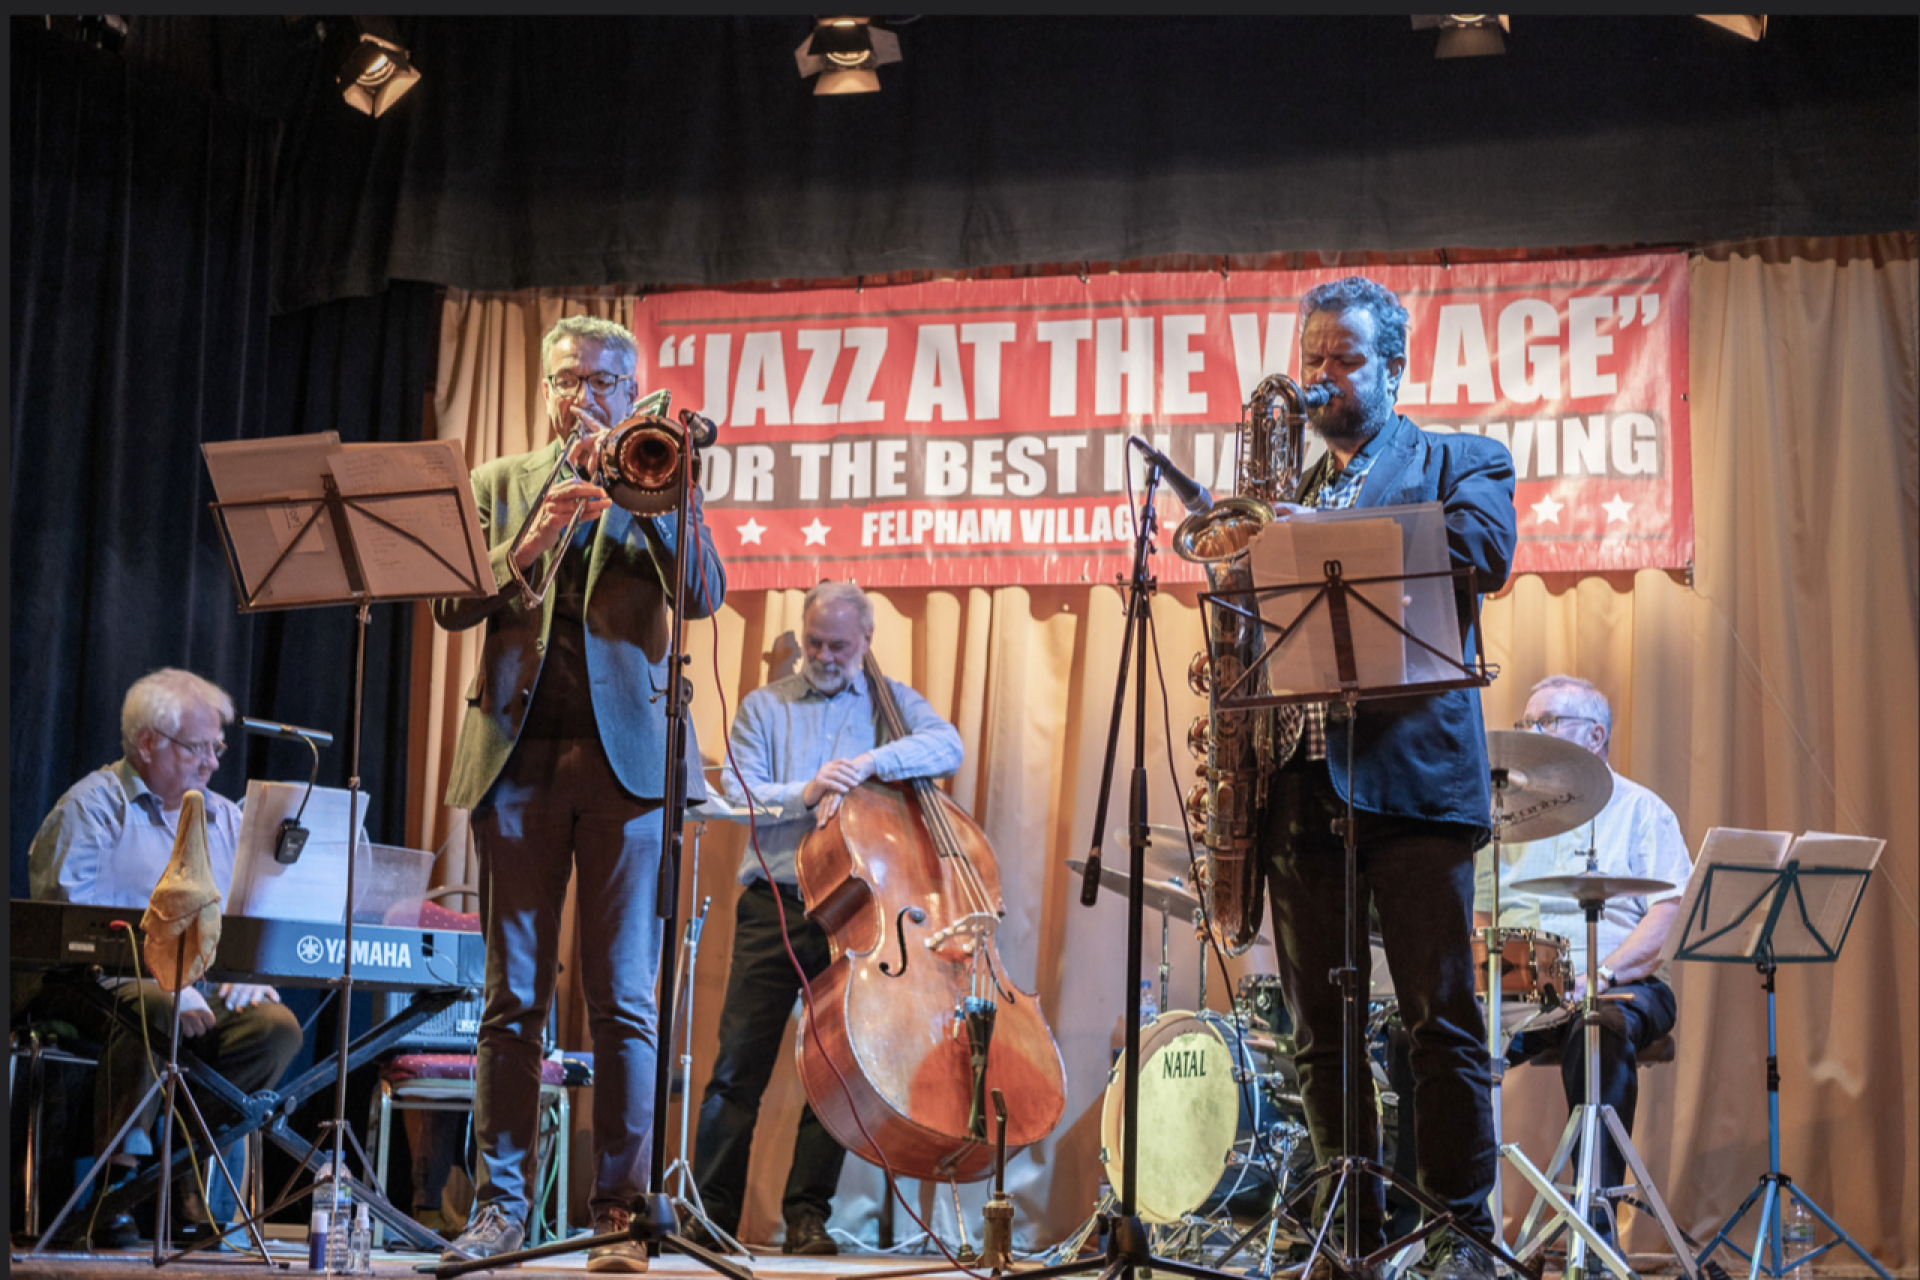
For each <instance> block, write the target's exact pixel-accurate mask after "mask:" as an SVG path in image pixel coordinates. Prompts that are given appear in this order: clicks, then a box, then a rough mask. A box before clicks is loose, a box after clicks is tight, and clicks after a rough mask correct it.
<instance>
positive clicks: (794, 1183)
mask: <svg viewBox="0 0 1920 1280" xmlns="http://www.w3.org/2000/svg"><path fill="white" fill-rule="evenodd" d="M783 915H784V916H785V918H786V922H787V932H788V934H789V935H790V936H791V938H792V940H793V952H794V955H796V956H798V957H799V958H800V964H801V966H802V967H803V968H805V970H806V972H807V977H808V979H810V980H811V979H812V978H815V977H817V976H818V975H819V974H820V972H821V971H822V970H824V969H825V968H826V967H827V964H828V963H829V962H830V961H831V960H832V959H833V955H832V951H831V948H830V947H829V945H828V942H827V935H826V932H825V931H824V930H822V929H821V928H820V926H818V925H816V924H814V923H813V922H812V921H811V920H809V919H807V917H806V914H805V912H804V911H803V910H802V908H801V905H800V902H799V900H798V899H797V898H794V897H789V896H787V895H786V894H782V893H777V892H776V891H775V890H774V888H773V886H772V885H770V884H768V883H767V882H766V881H764V880H757V881H755V882H754V883H753V884H751V885H748V886H747V887H746V888H745V889H744V890H742V891H741V893H740V902H739V905H738V906H737V907H736V908H735V910H734V929H733V967H732V969H731V970H730V971H729V972H728V974H727V996H726V1003H725V1004H724V1005H723V1006H722V1007H721V1010H720V1053H719V1057H718V1058H717V1059H716V1060H715V1062H714V1064H713V1078H712V1079H710V1080H708V1081H707V1090H706V1093H705V1094H704V1095H703V1096H702V1099H701V1102H700V1128H699V1134H698V1137H697V1138H696V1140H695V1144H694V1152H693V1176H694V1180H695V1181H696V1182H697V1183H698V1184H699V1187H700V1201H701V1203H702V1204H703V1205H704V1206H705V1207H706V1211H707V1216H708V1217H710V1218H712V1219H713V1221H714V1222H715V1223H716V1224H717V1225H718V1226H720V1227H721V1229H723V1230H725V1231H726V1232H727V1233H729V1234H732V1233H734V1232H736V1231H738V1230H739V1229H740V1210H741V1207H742V1205H743V1203H744V1201H745V1200H746V1194H747V1167H748V1163H749V1161H750V1160H751V1159H752V1156H753V1130H754V1125H755V1124H756V1123H757V1122H758V1120H759V1118H760V1099H761V1097H762V1096H763V1095H764V1094H765V1093H766V1091H767V1082H768V1081H769V1080H771V1079H772V1078H773V1068H774V1064H775V1063H776V1062H777V1061H778V1059H779V1054H780V1041H781V1038H782V1037H783V1036H784V1035H785V1034H786V1030H787V1019H788V1017H789V1015H790V1014H791V1013H792V1011H793V1002H794V999H795V997H797V996H798V995H799V994H800V976H799V975H798V974H796V973H795V972H794V971H793V962H792V961H791V960H789V959H788V958H787V949H786V946H785V944H783V943H782V941H781V937H780V920H781V917H782V916H783ZM846 1155H847V1153H846V1151H845V1149H844V1148H842V1147H841V1146H840V1144H839V1143H838V1142H836V1141H834V1139H833V1136H832V1135H831V1134H829V1133H828V1132H827V1130H826V1127H825V1126H824V1125H822V1124H821V1123H820V1120H819V1118H818V1117H817V1116H815V1115H814V1114H813V1108H812V1106H807V1107H805V1108H804V1109H803V1110H802V1111H801V1112H800V1131H799V1133H797V1134H796V1135H795V1136H794V1140H793V1163H792V1164H791V1165H790V1166H789V1167H788V1169H787V1189H786V1193H785V1195H784V1196H783V1197H782V1198H781V1202H780V1209H781V1213H782V1214H783V1215H784V1216H785V1218H786V1220H787V1221H788V1222H789V1223H791V1222H793V1221H794V1220H795V1219H796V1218H799V1217H803V1216H813V1217H818V1218H819V1219H820V1220H821V1221H823V1222H824V1221H825V1220H826V1219H827V1217H828V1216H829V1215H830V1214H831V1213H832V1211H833V1192H834V1188H836V1187H837V1186H839V1184H840V1166H841V1163H842V1162H843V1161H844V1160H845V1159H846Z"/></svg>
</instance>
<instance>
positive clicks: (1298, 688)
mask: <svg viewBox="0 0 1920 1280" xmlns="http://www.w3.org/2000/svg"><path fill="white" fill-rule="evenodd" d="M1401 540H1402V535H1401V531H1400V526H1399V524H1398V523H1397V522H1396V521H1395V520H1394V519H1393V518H1392V517H1391V516H1380V517H1378V518H1375V519H1343V520H1319V519H1316V518H1315V517H1314V516H1313V515H1312V514H1305V515H1298V516H1295V517H1293V518H1292V519H1289V520H1276V521H1274V522H1273V523H1272V524H1270V525H1268V526H1267V527H1266V528H1264V529H1262V530H1261V531H1260V532H1259V534H1258V535H1256V536H1255V538H1254V539H1253V542H1252V544H1251V546H1250V547H1249V563H1250V565H1251V568H1252V571H1253V581H1254V585H1255V586H1256V587H1272V586H1284V585H1287V584H1289V583H1295V582H1302V583H1318V582H1323V581H1324V580H1325V573H1326V571H1325V566H1326V562H1327V561H1329V560H1338V561H1339V562H1340V572H1341V576H1342V577H1343V578H1348V579H1361V578H1374V577H1396V576H1398V575H1399V574H1400V573H1401V572H1402V570H1401V563H1402V551H1401ZM1354 591H1355V593H1357V594H1359V595H1362V596H1365V597H1366V598H1367V599H1368V600H1370V601H1372V602H1373V604H1374V606H1375V607H1376V608H1378V609H1379V610H1380V612H1381V613H1384V614H1385V615H1386V616H1387V617H1388V618H1390V619H1392V620H1393V622H1394V623H1395V624H1396V625H1398V624H1399V623H1400V622H1401V621H1402V620H1403V619H1404V617H1405V603H1404V598H1403V596H1402V593H1401V589H1400V587H1399V585H1398V584H1395V583H1382V584H1378V585H1375V586H1372V587H1356V588H1354ZM1313 598H1314V592H1313V591H1312V590H1304V591H1289V592H1285V593H1279V594H1274V595H1270V596H1267V597H1264V598H1263V599H1262V600H1261V602H1260V612H1261V616H1262V617H1263V618H1265V619H1266V621H1267V622H1269V623H1271V624H1275V625H1279V626H1286V625H1290V624H1291V623H1293V622H1294V621H1295V620H1296V619H1298V618H1300V617H1301V614H1302V612H1303V611H1304V610H1306V609H1307V608H1308V604H1309V602H1310V601H1311V600H1313ZM1347 616H1348V619H1349V622H1350V624H1351V626H1350V630H1351V634H1352V638H1353V655H1354V668H1355V673H1356V675H1357V677H1358V679H1359V682H1360V685H1361V687H1363V688H1379V687H1383V686H1388V685H1395V684H1401V683H1403V682H1404V681H1405V678H1406V639H1405V637H1403V636H1402V635H1401V634H1400V633H1399V632H1398V631H1396V630H1394V628H1393V627H1392V626H1389V625H1388V624H1387V623H1385V622H1382V621H1381V620H1380V618H1378V617H1377V616H1375V615H1374V613H1373V612H1372V610H1369V609H1367V608H1366V607H1365V606H1364V605H1361V604H1359V603H1358V602H1357V601H1356V602H1350V603H1349V606H1348V609H1347ZM1274 634H1275V633H1272V632H1269V633H1268V638H1267V643H1269V644H1271V643H1272V639H1273V635H1274ZM1267 677H1268V680H1269V682H1270V685H1271V687H1272V689H1273V691H1274V692H1275V693H1314V692H1320V691H1331V690H1334V689H1337V688H1339V687H1340V671H1339V664H1338V661H1337V658H1336V655H1335V653H1334V647H1333V633H1332V630H1331V628H1330V625H1329V622H1328V613H1327V604H1326V601H1325V600H1324V599H1323V600H1322V601H1321V602H1320V603H1318V604H1316V605H1313V606H1312V612H1311V613H1310V614H1308V616H1307V618H1306V621H1305V622H1304V624H1303V626H1302V627H1301V630H1300V632H1299V634H1298V635H1297V636H1296V638H1294V639H1291V640H1289V641H1288V643H1287V644H1286V645H1285V646H1284V647H1283V648H1281V649H1280V650H1279V651H1277V652H1276V653H1275V654H1274V655H1273V657H1272V658H1271V659H1270V660H1269V662H1268V667H1267Z"/></svg>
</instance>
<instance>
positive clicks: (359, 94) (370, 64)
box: [320, 17, 420, 116]
mask: <svg viewBox="0 0 1920 1280" xmlns="http://www.w3.org/2000/svg"><path fill="white" fill-rule="evenodd" d="M320 38H321V41H322V42H323V43H324V44H325V46H326V50H327V59H328V61H330V62H332V63H333V75H334V79H335V80H337V81H338V82H339V84H340V94H341V96H342V97H344V98H345V99H346V100H347V105H348V106H350V107H352V108H353V109H354V110H356V111H364V112H366V113H367V114H368V115H370V116H377V115H380V114H381V113H383V112H385V111H386V110H387V109H388V108H389V107H391V106H392V105H393V104H394V103H396V102H398V101H399V100H400V99H401V98H402V97H403V96H405V94H406V92H407V91H408V90H409V89H411V88H413V86H414V85H415V84H417V83H418V82H419V80H420V73H419V72H418V71H416V70H415V69H414V66H413V62H412V60H411V59H410V58H409V57H408V55H407V51H406V50H405V49H403V48H402V47H401V46H400V38H399V35H398V34H397V33H396V32H395V31H394V28H393V24H392V23H391V22H389V21H388V20H387V19H386V18H383V17H351V18H347V17H332V18H322V19H321V20H320Z"/></svg>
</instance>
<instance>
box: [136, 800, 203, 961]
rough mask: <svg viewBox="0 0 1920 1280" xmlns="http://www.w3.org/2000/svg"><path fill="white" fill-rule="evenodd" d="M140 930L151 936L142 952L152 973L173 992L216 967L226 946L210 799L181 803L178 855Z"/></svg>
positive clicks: (170, 861) (152, 897) (176, 843)
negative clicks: (210, 837)
mask: <svg viewBox="0 0 1920 1280" xmlns="http://www.w3.org/2000/svg"><path fill="white" fill-rule="evenodd" d="M140 929H141V932H143V933H145V934H146V936H147V939H146V943H145V945H144V946H143V947H142V948H141V950H142V954H144V955H145V957H146V961H147V969H148V971H149V972H150V973H151V974H152V975H153V979H154V981H155V982H158V983H159V984H160V985H161V987H163V988H165V989H166V990H168V991H179V990H180V989H181V988H183V987H189V986H192V985H193V984H194V983H196V982H198V981H199V980H200V977H201V975H202V974H204V973H206V971H207V966H209V965H211V964H212V963H213V956H214V952H215V950H216V949H217V948H218V947H219V945H220V890H219V888H218V887H217V886H216V885H215V884H214V882H213V859H212V857H211V856H210V854H209V852H208V849H207V801H206V797H205V796H203V795H201V794H200V793H199V792H198V791H189V792H187V794H186V798H185V799H183V800H182V801H181V802H180V825H179V829H178V831H177V833H176V834H175V836H174V839H173V856H172V857H171V858H169V859H168V860H167V869H166V870H165V871H163V872H161V873H160V882H159V883H158V884H156V885H154V887H153V893H152V894H151V895H150V896H149V897H148V899H147V912H146V914H145V915H143V916H142V917H141V918H140ZM183 938H184V939H185V941H186V946H185V949H184V950H182V948H181V940H182V939H183Z"/></svg>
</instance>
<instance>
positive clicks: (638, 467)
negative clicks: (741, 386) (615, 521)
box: [507, 391, 709, 605]
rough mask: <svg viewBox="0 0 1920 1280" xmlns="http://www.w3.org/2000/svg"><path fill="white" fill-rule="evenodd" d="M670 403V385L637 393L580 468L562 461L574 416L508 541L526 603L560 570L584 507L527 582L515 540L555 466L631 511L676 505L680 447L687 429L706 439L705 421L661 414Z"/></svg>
mask: <svg viewBox="0 0 1920 1280" xmlns="http://www.w3.org/2000/svg"><path fill="white" fill-rule="evenodd" d="M672 403H673V392H671V391H650V392H648V393H647V394H646V395H644V396H642V397H641V398H640V401H639V403H638V404H636V405H635V406H634V408H633V412H632V413H631V414H629V415H627V417H626V419H625V420H624V421H622V422H621V423H620V424H619V425H618V426H615V427H612V428H610V429H609V430H607V431H606V432H605V433H603V434H602V435H601V436H600V438H599V439H598V440H597V441H595V442H594V445H593V451H592V453H591V455H590V456H589V457H588V459H587V466H586V469H585V470H584V471H582V470H580V469H578V468H576V467H574V466H573V464H572V463H571V462H569V461H568V455H569V454H571V453H572V452H573V446H574V442H575V441H576V440H577V439H578V438H579V434H580V430H581V429H580V427H579V425H578V424H577V422H576V424H575V426H574V429H573V430H572V431H570V432H568V433H567V439H566V443H565V444H563V445H562V446H561V448H560V456H559V457H558V458H556V459H555V460H554V463H553V470H551V471H549V472H548V473H547V478H546V479H545V480H544V481H542V482H541V485H540V491H539V492H538V493H536V494H534V496H533V505H532V507H531V508H529V509H528V511H527V518H526V519H525V520H524V521H522V522H521V525H520V529H519V532H517V533H515V534H514V535H513V542H512V544H511V545H510V546H508V548H507V568H508V569H509V570H510V571H511V572H512V574H513V578H514V581H515V582H517V583H519V584H520V589H521V590H522V591H523V592H525V593H526V597H527V603H528V604H534V605H537V604H539V603H541V602H542V601H544V600H545V599H546V598H547V592H548V591H549V590H551V589H552V587H553V579H554V577H555V575H557V574H558V573H559V572H560V561H561V558H562V557H563V556H564V555H565V553H566V549H567V548H568V547H569V546H571V545H572V544H573V536H574V534H575V533H577V532H578V531H579V528H580V519H581V512H582V511H583V510H584V508H582V507H579V506H576V507H575V508H574V511H573V516H572V518H570V519H569V520H568V521H567V528H566V532H564V533H562V534H561V535H560V540H559V542H558V543H556V544H555V546H556V547H557V549H558V551H559V554H557V555H555V556H554V557H553V560H552V562H551V563H550V564H548V565H547V571H546V573H545V574H543V575H542V576H541V579H540V583H539V585H538V586H537V587H536V586H535V585H534V584H533V583H530V582H528V581H527V579H526V577H525V575H523V574H522V573H521V571H520V560H519V553H520V544H521V543H523V542H525V541H526V538H527V531H528V530H530V529H531V528H532V527H533V521H534V517H535V516H537V515H539V514H540V504H541V503H543V502H545V501H546V498H547V491H548V490H549V489H551V488H553V483H554V481H556V480H558V479H559V478H560V474H561V472H563V471H564V472H566V473H568V475H569V477H570V478H572V479H576V480H585V481H586V482H587V483H589V484H593V485H597V486H598V487H599V488H601V489H604V490H605V491H606V494H607V496H608V497H609V498H611V499H613V501H614V503H615V505H617V506H620V507H624V508H625V509H626V510H628V511H630V512H632V513H633V514H634V515H637V516H658V515H665V514H666V513H667V512H669V511H672V510H673V509H674V508H675V507H676V506H678V505H679V503H680V487H681V484H682V476H683V474H684V469H683V467H682V465H681V462H682V456H683V452H684V451H685V450H686V449H687V448H688V447H689V446H688V440H687V437H688V434H689V432H690V431H692V432H695V433H696V435H695V440H694V443H695V444H696V445H697V444H705V443H708V442H709V441H708V440H702V439H700V438H699V436H698V434H697V433H698V431H699V429H700V428H701V427H703V426H706V425H707V424H706V420H705V419H703V418H701V417H700V416H699V415H697V414H693V413H688V412H685V411H682V413H681V415H680V416H681V419H682V422H684V423H685V426H684V427H682V426H678V425H675V424H674V423H672V422H670V421H668V420H667V408H668V406H670V405H671V404H672ZM692 478H693V480H694V482H695V483H698V482H699V479H700V456H699V454H698V453H697V452H696V453H695V454H694V456H693V458H692Z"/></svg>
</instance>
